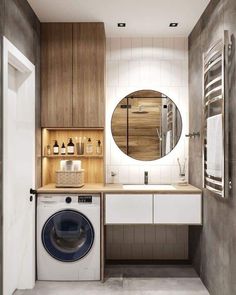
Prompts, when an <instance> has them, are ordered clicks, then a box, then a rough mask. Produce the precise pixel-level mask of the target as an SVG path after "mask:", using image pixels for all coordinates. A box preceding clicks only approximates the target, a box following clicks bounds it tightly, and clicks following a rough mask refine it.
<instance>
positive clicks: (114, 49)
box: [110, 38, 120, 61]
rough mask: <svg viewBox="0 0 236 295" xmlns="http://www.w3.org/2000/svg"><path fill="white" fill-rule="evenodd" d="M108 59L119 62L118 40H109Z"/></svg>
mask: <svg viewBox="0 0 236 295" xmlns="http://www.w3.org/2000/svg"><path fill="white" fill-rule="evenodd" d="M110 51H111V52H110V59H111V60H113V61H114V60H120V38H110Z"/></svg>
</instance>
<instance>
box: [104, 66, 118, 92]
mask: <svg viewBox="0 0 236 295" xmlns="http://www.w3.org/2000/svg"><path fill="white" fill-rule="evenodd" d="M106 68H107V76H106V79H107V86H108V87H111V86H118V85H119V63H118V62H117V61H110V62H107V67H106Z"/></svg>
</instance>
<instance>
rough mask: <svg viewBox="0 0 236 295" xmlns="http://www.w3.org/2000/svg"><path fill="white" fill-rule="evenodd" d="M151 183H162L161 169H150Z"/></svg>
mask: <svg viewBox="0 0 236 295" xmlns="http://www.w3.org/2000/svg"><path fill="white" fill-rule="evenodd" d="M149 182H150V183H151V184H157V183H161V169H160V167H159V166H153V167H150V169H149Z"/></svg>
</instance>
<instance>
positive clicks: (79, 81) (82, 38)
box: [73, 23, 105, 127]
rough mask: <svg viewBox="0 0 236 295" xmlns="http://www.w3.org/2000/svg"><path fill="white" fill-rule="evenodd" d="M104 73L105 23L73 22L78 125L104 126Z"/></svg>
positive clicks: (75, 123)
mask: <svg viewBox="0 0 236 295" xmlns="http://www.w3.org/2000/svg"><path fill="white" fill-rule="evenodd" d="M104 76H105V30H104V24H103V23H75V24H73V126H74V127H104V121H105V120H104V114H105V94H104V84H105V78H104Z"/></svg>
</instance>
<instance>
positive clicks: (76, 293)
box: [14, 266, 209, 295]
mask: <svg viewBox="0 0 236 295" xmlns="http://www.w3.org/2000/svg"><path fill="white" fill-rule="evenodd" d="M80 294H81V295H121V294H122V295H154V294H157V295H209V293H208V291H207V290H206V288H205V286H204V285H203V283H202V282H201V280H200V278H199V277H197V275H196V273H195V271H194V270H193V269H192V268H191V267H189V266H187V267H183V266H181V267H180V266H174V267H171V266H158V267H155V266H150V267H147V266H136V267H130V266H127V267H124V266H116V267H113V266H112V267H108V269H107V272H106V281H105V283H100V282H43V281H41V282H39V281H38V282H36V286H35V288H34V289H33V290H21V291H20V290H18V291H16V292H15V293H14V295H80Z"/></svg>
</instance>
